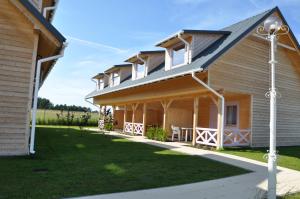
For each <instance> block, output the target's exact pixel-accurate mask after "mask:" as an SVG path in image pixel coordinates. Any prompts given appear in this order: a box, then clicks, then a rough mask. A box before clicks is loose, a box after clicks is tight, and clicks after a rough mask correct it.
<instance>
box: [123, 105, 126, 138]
mask: <svg viewBox="0 0 300 199" xmlns="http://www.w3.org/2000/svg"><path fill="white" fill-rule="evenodd" d="M126 121H127V105H125V106H124V122H123V133H125V126H126V124H125V123H126Z"/></svg>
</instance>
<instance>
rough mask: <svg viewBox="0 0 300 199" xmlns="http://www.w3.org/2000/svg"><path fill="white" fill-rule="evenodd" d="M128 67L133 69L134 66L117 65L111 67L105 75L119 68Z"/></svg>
mask: <svg viewBox="0 0 300 199" xmlns="http://www.w3.org/2000/svg"><path fill="white" fill-rule="evenodd" d="M127 67H132V64H117V65H113V66H112V67H110V68H109V69H107V70H106V71H104V73H109V72H111V71H113V70H115V69H118V68H127Z"/></svg>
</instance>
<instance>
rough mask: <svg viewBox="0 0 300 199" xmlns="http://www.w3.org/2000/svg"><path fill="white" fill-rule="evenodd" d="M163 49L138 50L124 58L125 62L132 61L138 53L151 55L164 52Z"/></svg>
mask: <svg viewBox="0 0 300 199" xmlns="http://www.w3.org/2000/svg"><path fill="white" fill-rule="evenodd" d="M164 53H165V50H148V51H140V52H138V53H137V54H135V55H133V56H131V57H130V58H128V59H126V60H125V62H132V59H134V58H137V56H138V55H152V54H164Z"/></svg>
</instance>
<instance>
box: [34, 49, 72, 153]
mask: <svg viewBox="0 0 300 199" xmlns="http://www.w3.org/2000/svg"><path fill="white" fill-rule="evenodd" d="M66 46H67V44H66V43H64V44H63V47H62V49H61V51H60V54H58V55H55V56H51V57H46V58H42V59H39V60H38V61H37V64H36V72H35V84H34V95H33V107H32V124H31V132H30V148H29V153H31V154H35V151H34V140H35V127H36V111H37V101H38V92H39V88H40V75H41V66H42V64H43V63H44V62H48V61H52V60H57V59H59V58H61V57H63V56H64V50H65V47H66Z"/></svg>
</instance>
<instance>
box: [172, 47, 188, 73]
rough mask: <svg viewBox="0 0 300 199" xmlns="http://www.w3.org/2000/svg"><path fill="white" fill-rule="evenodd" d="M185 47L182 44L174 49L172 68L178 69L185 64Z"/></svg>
mask: <svg viewBox="0 0 300 199" xmlns="http://www.w3.org/2000/svg"><path fill="white" fill-rule="evenodd" d="M185 52H186V49H185V45H184V43H180V44H179V45H178V46H176V47H174V48H173V58H172V67H176V66H179V65H182V64H184V63H185Z"/></svg>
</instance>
